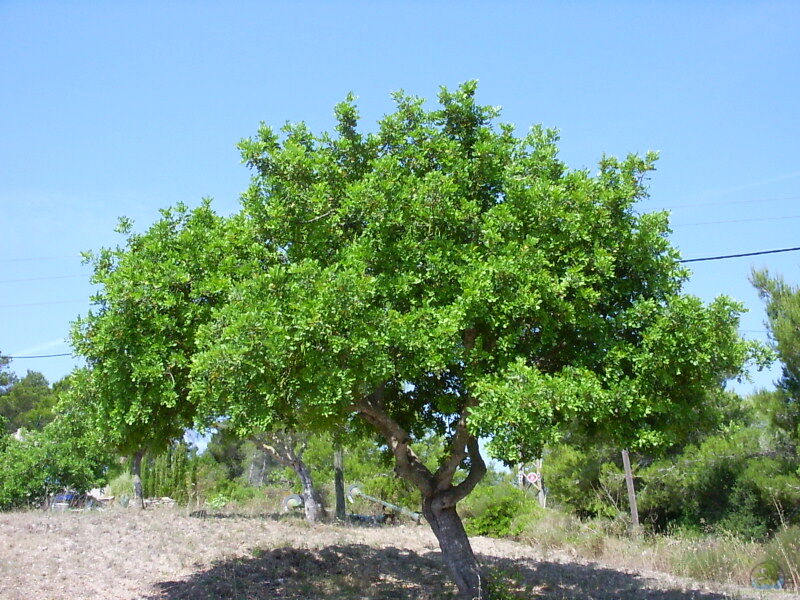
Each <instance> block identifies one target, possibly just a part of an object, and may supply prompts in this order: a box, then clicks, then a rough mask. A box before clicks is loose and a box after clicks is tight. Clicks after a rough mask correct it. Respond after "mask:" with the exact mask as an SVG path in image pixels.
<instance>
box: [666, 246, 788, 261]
mask: <svg viewBox="0 0 800 600" xmlns="http://www.w3.org/2000/svg"><path fill="white" fill-rule="evenodd" d="M798 250H800V246H797V247H795V248H779V249H777V250H761V251H759V252H744V253H742V254H725V255H722V256H706V257H703V258H685V259H683V260H679V261H678V262H682V263H691V262H703V261H709V260H725V259H728V258H742V257H743V256H760V255H761V254H778V253H779V252H797V251H798Z"/></svg>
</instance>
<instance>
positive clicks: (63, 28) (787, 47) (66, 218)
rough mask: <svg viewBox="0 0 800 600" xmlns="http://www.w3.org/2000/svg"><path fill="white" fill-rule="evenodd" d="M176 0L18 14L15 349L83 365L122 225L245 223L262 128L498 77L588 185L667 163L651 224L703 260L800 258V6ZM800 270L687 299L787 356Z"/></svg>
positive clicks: (6, 306) (491, 95) (509, 101)
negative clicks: (786, 297)
mask: <svg viewBox="0 0 800 600" xmlns="http://www.w3.org/2000/svg"><path fill="white" fill-rule="evenodd" d="M162 4H166V3H154V2H153V3H151V2H136V3H134V2H113V3H110V2H109V3H99V2H85V3H84V2H57V3H56V2H9V1H5V2H0V78H2V79H0V81H2V85H0V310H1V311H2V312H1V313H0V314H2V318H0V351H2V353H3V354H10V355H12V356H20V355H32V354H37V355H38V354H58V353H62V352H68V351H69V347H68V346H67V345H66V344H65V343H64V341H63V340H64V338H65V336H66V335H67V333H68V330H69V323H70V321H72V320H74V319H75V318H76V317H77V316H78V315H80V314H85V313H86V311H87V310H88V308H89V301H88V299H89V295H90V293H91V287H90V285H89V283H88V276H89V269H88V268H87V267H86V266H82V265H81V262H80V257H79V253H80V252H81V251H82V250H90V249H98V248H99V247H102V246H108V245H113V244H115V243H117V242H118V241H119V239H118V237H117V235H116V234H114V232H113V229H114V226H115V224H116V221H117V218H118V217H119V216H121V215H126V216H128V217H131V218H133V219H134V221H135V223H136V224H137V228H139V229H144V228H146V227H147V226H148V225H149V224H150V223H152V221H153V220H154V219H155V218H157V216H158V209H159V208H163V207H166V206H169V205H172V204H175V203H176V202H179V201H183V202H186V203H188V204H196V203H197V202H198V201H199V200H200V199H201V198H202V197H204V196H210V197H213V198H214V206H215V207H216V209H217V210H218V211H219V212H221V213H223V214H228V213H231V212H233V211H235V210H236V209H237V206H238V196H239V194H240V193H241V192H242V191H243V190H244V188H245V186H246V185H247V181H248V178H249V173H248V171H247V169H246V168H245V167H244V166H242V165H241V164H240V162H239V156H238V152H237V151H236V148H235V143H236V142H237V141H238V140H239V139H240V138H242V137H245V136H249V135H251V134H252V133H254V132H255V130H256V128H257V126H258V123H259V122H260V121H265V122H267V123H269V124H273V125H281V124H282V123H283V122H285V121H300V120H303V121H306V122H307V123H308V124H309V125H310V126H311V127H312V129H314V130H317V131H320V130H323V129H327V128H329V127H330V125H331V122H332V107H333V105H334V104H335V103H336V102H338V101H339V100H341V99H342V98H344V96H345V95H346V94H347V92H349V91H352V92H354V93H355V94H357V95H358V97H359V105H360V110H361V113H362V117H363V123H364V126H365V127H366V128H369V127H371V126H372V123H374V121H375V120H376V119H377V118H379V117H380V116H381V115H383V114H385V113H386V112H389V111H390V110H391V101H390V98H389V94H390V92H391V91H393V90H398V89H401V88H402V89H405V90H406V91H408V92H411V93H414V94H417V95H420V96H423V97H426V98H434V97H435V94H436V92H437V90H438V86H440V85H447V86H455V85H457V84H458V83H460V82H462V81H464V80H467V79H478V80H479V81H480V88H479V100H480V101H482V102H484V103H486V104H492V105H500V106H502V107H503V120H504V121H507V122H510V123H514V124H515V125H516V126H517V127H518V128H519V131H520V132H524V131H525V130H526V129H527V127H528V126H530V125H532V124H536V123H542V124H544V125H546V126H548V127H557V128H559V129H560V131H561V136H562V142H561V149H562V158H563V159H564V160H565V161H566V162H567V163H568V164H569V165H570V166H572V167H575V168H589V169H594V167H595V165H596V162H597V160H598V159H599V158H600V156H601V155H602V154H603V153H607V154H614V155H618V156H621V155H624V154H627V153H628V152H639V153H643V152H645V151H647V150H650V149H653V150H658V151H660V153H661V160H660V161H659V165H658V171H657V172H656V173H655V174H654V175H653V177H652V180H651V198H650V199H648V200H646V201H644V202H642V204H641V206H640V209H641V210H642V211H650V210H658V209H669V210H671V211H672V223H673V229H674V234H673V238H672V239H673V243H674V244H675V245H676V246H677V247H678V248H679V249H680V250H681V252H682V253H683V255H684V257H685V258H696V257H702V256H712V255H720V254H732V253H738V252H748V251H756V250H767V249H774V248H784V247H794V246H800V235H798V233H797V232H798V226H800V160H798V152H797V140H798V139H800V118H799V117H798V104H797V100H798V98H800V35H798V33H797V32H798V31H800V4H798V3H797V2H769V3H767V2H706V3H697V2H669V3H666V2H661V3H655V2H608V1H605V2H573V3H553V2H547V3H545V2H524V3H523V2H491V3H490V2H485V3H479V2H468V1H460V2H448V1H441V2H435V3H426V2H402V3H401V2H396V3H390V2H381V1H372V2H353V1H350V2H324V3H323V2H316V3H315V2H294V3H270V2H252V3H247V2H239V3H234V2H231V3H210V2H208V3H202V2H193V3H184V2H172V3H169V5H168V6H163V5H162ZM799 264H800V253H786V254H774V255H768V256H761V257H755V258H752V259H736V260H728V261H717V262H708V263H699V264H697V265H695V266H694V267H693V271H694V274H693V277H692V279H691V281H690V282H689V284H688V286H687V291H689V292H691V293H694V294H697V295H699V296H701V297H702V298H704V299H706V300H710V299H711V298H713V297H714V296H716V295H719V294H727V295H730V296H732V297H734V298H736V299H738V300H740V301H742V302H743V303H744V304H745V305H746V306H747V308H748V309H749V313H748V314H747V315H745V317H744V319H743V322H742V333H743V335H744V336H745V337H748V338H756V339H764V338H765V332H764V325H763V320H764V314H763V308H762V306H761V303H760V302H759V300H758V298H757V297H756V294H755V293H754V291H753V290H752V289H751V287H750V285H749V284H748V282H747V277H748V274H749V272H750V269H751V266H756V267H759V268H760V267H768V268H770V269H771V270H772V271H774V272H776V273H782V274H784V275H785V277H786V278H787V279H788V280H789V281H791V282H794V283H800V272H798V265H799ZM74 364H75V361H74V360H73V359H71V358H69V357H66V358H64V357H61V358H53V359H31V360H27V359H17V360H14V361H13V362H12V368H13V369H14V370H15V371H16V372H17V373H20V374H23V373H24V372H25V370H26V369H35V370H40V371H42V372H43V373H44V374H45V375H46V376H47V377H48V378H49V379H50V380H54V379H57V378H60V377H62V376H64V375H66V374H67V373H68V372H69V371H70V370H71V369H72V367H73V365H74ZM774 378H775V371H774V370H773V372H771V373H764V374H760V375H756V377H755V382H756V385H760V386H770V385H771V383H772V380H773V379H774ZM740 389H742V390H746V389H749V386H743V387H741V388H740Z"/></svg>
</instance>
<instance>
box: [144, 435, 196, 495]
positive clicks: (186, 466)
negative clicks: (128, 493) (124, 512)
mask: <svg viewBox="0 0 800 600" xmlns="http://www.w3.org/2000/svg"><path fill="white" fill-rule="evenodd" d="M197 462H198V461H197V460H196V459H195V453H194V451H192V450H190V449H189V447H188V446H187V445H186V444H185V443H183V442H181V443H178V444H173V445H172V446H170V447H169V448H167V449H166V450H165V451H163V452H161V453H160V454H158V455H156V456H154V457H150V456H148V457H146V458H145V459H144V460H143V461H142V487H143V488H144V495H145V496H146V497H158V498H161V497H165V496H166V497H169V498H172V499H173V500H175V501H176V502H179V503H181V504H187V503H188V502H189V501H190V500H196V497H197V494H196V490H197V470H198V465H197Z"/></svg>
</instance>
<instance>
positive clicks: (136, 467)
mask: <svg viewBox="0 0 800 600" xmlns="http://www.w3.org/2000/svg"><path fill="white" fill-rule="evenodd" d="M143 456H144V450H139V451H138V452H137V453H136V454H134V455H133V465H132V468H131V471H132V472H133V507H134V508H139V509H141V508H144V494H143V493H142V457H143Z"/></svg>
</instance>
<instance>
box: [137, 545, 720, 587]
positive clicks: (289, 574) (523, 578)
mask: <svg viewBox="0 0 800 600" xmlns="http://www.w3.org/2000/svg"><path fill="white" fill-rule="evenodd" d="M479 560H480V561H481V563H482V564H483V565H484V566H485V567H488V569H487V571H489V572H491V573H493V574H494V577H495V578H496V580H497V582H498V584H499V585H500V586H501V587H502V589H504V590H506V591H507V592H510V593H512V594H514V595H515V596H516V597H519V598H542V599H550V598H554V599H555V598H558V599H564V598H569V599H575V600H606V599H607V600H611V599H615V600H634V599H636V600H640V599H641V600H643V599H645V598H646V599H647V600H723V599H728V598H730V597H729V596H725V595H723V594H715V593H707V592H699V591H685V590H679V589H654V588H650V587H648V581H647V580H646V579H642V578H640V577H637V576H636V575H631V574H627V573H622V572H619V571H615V570H612V569H607V568H602V567H594V566H591V565H579V564H560V563H552V562H536V561H532V560H530V561H529V560H511V559H499V558H496V557H491V556H480V557H479ZM442 570H443V564H442V560H441V556H440V554H439V553H438V552H426V553H425V554H418V553H416V552H413V551H410V550H402V549H397V548H373V547H370V546H366V545H362V544H350V545H343V546H330V547H327V548H322V549H318V550H309V549H296V548H290V547H285V548H277V549H269V550H259V549H255V550H253V556H252V557H249V558H237V559H232V560H227V561H221V562H218V563H215V564H214V565H212V566H211V567H209V568H208V569H206V570H204V571H201V572H198V573H195V574H194V575H192V576H190V577H189V578H187V579H184V580H180V581H164V582H160V583H157V584H156V585H155V586H154V590H153V593H152V594H151V595H149V596H147V597H146V600H190V599H191V600H227V599H230V600H266V599H270V600H289V599H292V600H300V599H317V598H324V599H325V600H345V599H348V600H349V599H362V600H411V599H413V600H434V599H440V598H452V597H453V596H454V594H453V591H454V588H453V586H452V585H451V584H450V583H449V581H448V580H447V578H446V577H444V576H443V574H442Z"/></svg>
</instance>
